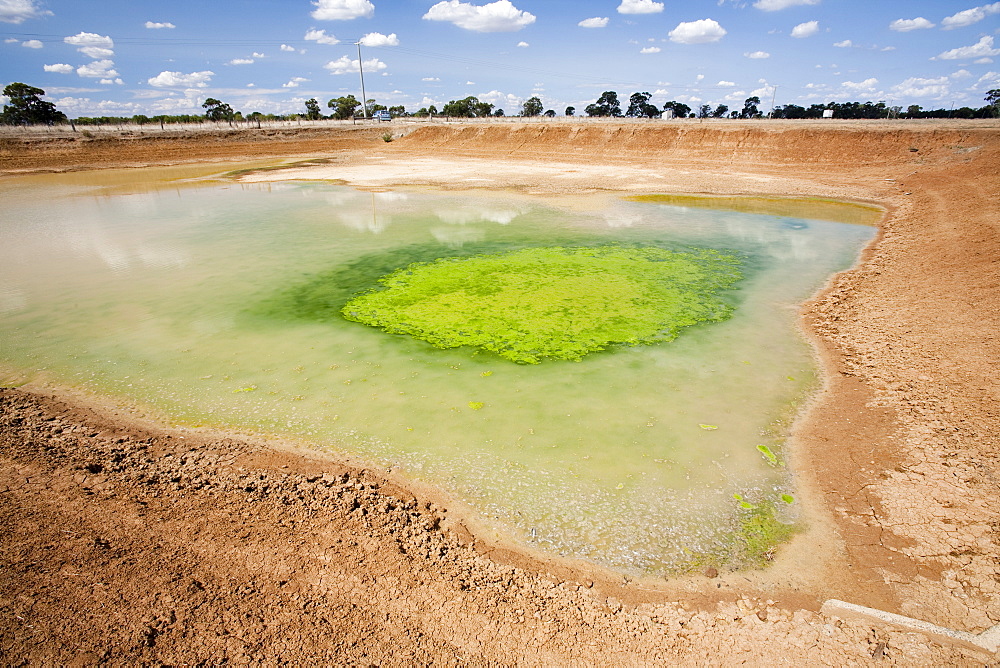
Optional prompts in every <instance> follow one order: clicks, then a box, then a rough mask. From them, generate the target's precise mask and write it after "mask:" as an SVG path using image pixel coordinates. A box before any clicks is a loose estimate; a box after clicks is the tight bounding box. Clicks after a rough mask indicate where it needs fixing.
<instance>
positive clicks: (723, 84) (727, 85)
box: [715, 81, 736, 88]
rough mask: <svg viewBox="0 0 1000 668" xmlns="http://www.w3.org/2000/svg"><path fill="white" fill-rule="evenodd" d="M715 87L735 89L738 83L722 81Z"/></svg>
mask: <svg viewBox="0 0 1000 668" xmlns="http://www.w3.org/2000/svg"><path fill="white" fill-rule="evenodd" d="M715 85H716V86H724V87H726V88H731V87H733V86H735V85H736V82H735V81H720V82H719V83H717V84H715Z"/></svg>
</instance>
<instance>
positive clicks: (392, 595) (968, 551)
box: [0, 123, 1000, 665]
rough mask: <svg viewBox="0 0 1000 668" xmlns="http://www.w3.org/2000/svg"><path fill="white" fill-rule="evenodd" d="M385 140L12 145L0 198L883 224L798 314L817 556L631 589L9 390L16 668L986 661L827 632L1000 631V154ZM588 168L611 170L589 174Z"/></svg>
mask: <svg viewBox="0 0 1000 668" xmlns="http://www.w3.org/2000/svg"><path fill="white" fill-rule="evenodd" d="M395 132H396V134H397V137H398V138H397V139H396V140H395V141H393V142H392V143H385V142H384V141H382V139H381V134H382V132H381V130H375V129H372V128H362V129H359V130H353V131H352V130H337V131H333V132H327V133H321V132H313V131H311V130H310V131H308V133H305V134H303V135H294V134H292V133H289V134H287V135H281V136H271V137H270V138H265V137H263V136H262V135H259V134H257V133H254V132H244V133H232V134H228V133H219V134H212V133H204V134H202V135H195V134H192V135H190V136H172V137H169V138H168V137H159V136H156V137H152V138H149V139H143V140H142V141H136V140H135V137H120V138H110V137H105V138H103V139H100V140H89V139H82V138H78V139H73V140H72V141H70V140H58V141H54V140H51V139H44V138H42V139H37V138H23V137H14V138H10V137H6V138H3V139H2V140H0V173H2V172H4V171H6V172H8V173H11V172H22V171H29V170H36V169H42V170H47V169H60V170H61V169H81V168H95V167H103V166H138V165H143V164H170V163H177V162H184V161H195V160H216V161H222V160H234V161H235V160H245V159H248V158H258V157H264V156H274V157H289V156H308V157H321V158H327V159H329V160H330V161H331V162H330V164H329V165H326V166H323V169H324V170H329V169H333V170H334V171H335V172H336V171H337V170H340V171H341V177H342V178H345V179H346V180H348V181H351V178H349V177H350V175H351V174H355V175H357V182H358V183H360V184H362V185H392V183H393V177H392V170H391V169H388V170H387V171H386V170H385V169H383V170H380V174H381V176H379V177H378V179H374V177H372V176H370V172H365V173H364V174H368V176H364V174H363V173H362V172H359V171H356V170H358V169H360V168H361V167H364V166H366V165H368V166H381V167H385V166H387V165H388V166H391V165H401V164H405V163H406V162H407V161H415V160H432V161H438V164H447V165H448V169H447V170H444V169H443V170H442V171H441V175H440V178H437V179H436V178H435V175H434V174H433V173H430V174H425V175H424V176H423V177H422V179H423V181H422V182H425V183H427V184H428V185H434V186H438V187H456V184H455V175H456V174H460V173H461V172H462V171H463V169H464V170H465V171H467V172H468V173H470V174H472V173H474V174H475V175H476V176H477V177H482V176H484V175H485V176H487V177H489V181H490V182H489V184H488V187H497V188H520V189H524V190H526V191H532V192H551V193H573V192H584V191H597V190H613V191H623V192H634V191H636V190H642V191H649V189H650V188H652V187H653V186H656V187H657V188H658V190H659V191H662V192H690V193H718V194H766V195H788V194H797V195H812V196H823V197H841V198H849V199H855V200H860V201H869V202H876V203H881V204H883V205H884V206H886V207H887V209H888V215H887V216H886V218H885V220H884V221H883V224H882V233H881V235H880V238H879V239H878V240H877V242H876V243H875V244H873V246H872V247H871V248H870V249H869V250H868V251H867V252H866V254H865V257H864V259H863V262H862V264H861V265H860V266H859V267H858V268H856V269H855V270H852V271H850V272H846V273H845V274H842V275H840V276H839V277H837V279H836V280H835V281H834V282H833V284H832V285H831V286H830V287H829V289H827V290H826V291H825V292H824V293H822V294H821V295H818V296H817V298H816V299H815V300H813V301H812V302H811V303H809V304H808V305H807V306H806V307H805V309H804V313H803V318H804V320H803V322H804V324H805V326H806V329H807V331H808V332H810V333H811V335H812V336H813V337H814V340H815V341H816V343H817V347H818V350H819V352H820V355H821V357H822V358H823V360H824V362H825V363H826V365H827V367H828V371H829V373H828V382H827V385H826V387H825V389H824V391H823V392H822V393H821V394H820V395H819V396H818V397H817V398H816V401H815V402H814V405H813V406H812V408H811V410H810V411H809V412H808V414H807V415H806V416H804V417H803V419H801V420H800V422H799V423H798V425H797V427H796V430H795V435H794V443H795V448H796V455H795V456H796V462H795V464H796V466H797V468H798V470H799V471H801V474H800V477H801V485H802V486H803V488H805V489H808V490H811V492H812V494H811V496H810V498H811V499H812V501H811V502H810V503H811V506H812V507H811V508H810V513H811V514H812V516H813V517H814V518H815V521H816V524H817V525H819V526H822V527H826V529H828V531H827V532H826V533H823V532H819V533H814V534H813V535H811V536H810V535H807V536H805V537H803V538H802V539H801V540H800V545H798V546H796V545H792V546H789V548H788V549H787V550H786V551H785V552H787V554H786V555H779V559H778V561H779V562H782V560H784V563H779V564H778V567H779V570H780V569H784V572H785V573H786V574H788V575H787V577H785V578H784V579H782V578H780V577H772V578H771V579H768V578H767V577H763V578H762V577H757V576H752V575H748V576H744V575H741V574H722V577H719V578H715V579H712V578H709V577H702V576H697V577H694V578H688V579H685V580H682V581H678V582H675V583H664V584H662V586H653V585H652V584H651V583H629V582H627V581H625V580H623V579H621V578H616V577H615V576H613V575H610V574H606V573H599V572H596V571H590V570H587V569H574V568H573V567H572V565H568V564H557V563H554V562H551V561H545V560H539V559H536V558H534V557H532V556H531V555H527V554H520V553H516V552H510V551H506V550H503V549H500V546H496V545H492V544H490V543H489V542H488V541H487V540H485V538H483V537H474V536H472V535H470V534H469V532H468V530H467V529H466V528H465V525H464V524H463V523H462V522H461V521H459V520H456V519H450V518H449V515H453V514H454V513H448V512H446V511H445V510H444V508H443V507H442V504H441V503H440V501H439V500H437V499H436V498H435V497H434V496H433V494H425V493H422V492H417V493H416V495H415V494H414V492H413V491H412V490H409V489H408V488H407V487H406V486H405V483H404V482H402V481H398V480H390V479H388V478H387V477H386V476H385V475H384V472H380V471H374V470H368V471H366V472H363V471H360V470H359V469H358V468H357V467H356V466H352V465H351V463H350V462H337V461H332V460H331V459H330V458H328V457H326V456H323V455H322V454H320V453H304V452H295V451H289V450H288V449H283V448H279V447H278V445H279V444H273V443H271V444H269V443H259V442H255V441H251V440H248V439H240V438H231V437H225V436H223V435H213V434H201V433H194V432H190V431H177V430H173V431H171V430H166V429H162V428H160V427H157V426H156V425H144V424H139V423H137V422H136V421H135V420H133V419H131V418H130V417H129V416H128V414H127V413H122V412H116V411H113V410H110V409H107V408H102V409H100V410H92V409H90V408H87V407H86V404H85V402H82V401H80V400H78V399H73V398H72V397H69V396H68V395H66V394H65V393H61V394H60V396H59V397H58V398H57V397H52V396H49V395H47V394H46V393H45V392H43V391H41V390H39V389H37V388H36V389H35V390H33V391H31V390H6V391H4V392H3V393H2V394H0V460H2V463H0V518H2V519H0V521H2V525H3V526H4V527H5V528H6V529H5V531H4V532H3V534H2V537H0V619H2V622H0V658H2V659H3V660H4V661H5V662H7V663H12V664H17V663H21V662H26V663H60V664H62V663H71V662H74V661H76V662H78V663H82V664H86V663H95V662H99V661H110V662H117V663H124V662H139V661H142V662H161V663H180V662H183V663H188V662H192V663H193V662H211V663H217V662H223V661H240V662H243V661H264V662H267V663H277V662H279V661H282V660H285V661H295V662H303V661H307V660H311V661H325V662H329V663H333V662H336V663H362V662H364V663H366V664H382V665H403V664H413V663H420V664H423V663H431V662H436V663H444V664H448V665H455V664H460V663H461V664H487V663H491V664H495V663H502V664H514V663H534V664H549V665H562V664H566V663H573V662H577V663H587V664H595V663H601V664H620V665H640V664H641V665H648V664H649V663H650V662H652V661H657V662H661V663H687V664H704V663H711V664H730V663H736V662H740V661H748V662H752V663H763V662H765V661H766V662H768V663H775V664H779V665H792V664H797V665H798V664H803V663H810V664H815V663H821V664H837V665H843V664H850V663H865V662H867V661H871V660H873V659H885V658H888V659H890V660H892V662H893V663H899V664H908V665H942V664H959V665H981V663H982V662H983V661H984V660H989V658H988V657H986V656H985V655H983V654H982V653H971V652H969V651H967V650H961V649H956V648H947V647H941V646H938V645H935V644H933V643H929V642H928V641H927V640H926V639H925V638H923V637H922V636H919V635H914V634H904V633H900V632H896V631H891V630H888V629H884V628H881V627H879V626H877V625H868V624H863V623H859V622H853V623H852V622H846V621H844V622H841V621H840V620H836V619H832V618H825V617H823V616H821V615H819V614H818V613H816V612H815V610H817V609H818V606H819V604H820V603H821V602H822V600H823V599H825V598H831V597H835V598H840V599H846V600H850V601H852V602H855V603H860V604H864V605H870V606H873V607H878V608H881V609H885V610H890V611H892V612H898V613H901V614H905V615H910V616H913V617H917V618H920V619H924V620H927V621H930V622H933V623H937V624H940V625H944V626H949V627H952V628H956V629H961V630H966V631H971V632H979V631H982V630H983V629H986V628H989V627H992V626H994V625H996V624H997V623H998V622H1000V612H998V611H1000V575H998V574H1000V560H998V557H1000V532H998V529H1000V502H998V496H1000V494H998V492H1000V478H998V472H997V461H998V460H997V455H998V450H1000V448H998V437H997V436H996V434H997V433H1000V424H998V423H1000V392H998V389H1000V382H998V380H997V374H996V371H997V360H998V359H1000V343H998V341H997V338H996V332H997V331H998V325H1000V322H998V321H1000V285H998V282H1000V278H998V276H1000V273H998V271H997V269H998V267H997V264H998V262H1000V238H998V230H997V224H998V223H997V215H996V213H997V206H996V202H997V197H998V195H1000V170H998V169H997V165H1000V128H998V127H997V126H996V125H995V124H990V123H951V124H943V123H928V124H906V125H903V124H900V123H846V124H819V123H801V124H796V123H773V124H766V125H765V124H762V123H752V124H740V123H706V124H704V125H700V124H697V125H696V124H694V123H663V124H639V123H621V124H614V123H612V124H607V123H605V124H601V123H578V124H572V123H557V124H551V125H549V124H510V123H507V124H496V125H493V124H482V123H479V124H467V125H461V124H450V125H424V126H402V127H400V126H397V127H396V130H395ZM403 135H405V136H403ZM546 165H548V166H549V170H548V171H546V170H545V169H541V168H540V167H542V166H546ZM594 165H601V166H602V167H603V169H602V170H596V171H595V170H588V169H586V168H587V167H589V166H594ZM484 168H485V172H484ZM352 170H355V171H353V172H352ZM365 179H368V181H366V180H365ZM373 179H374V180H373ZM400 182H405V183H413V182H415V181H414V180H413V179H412V178H410V177H407V178H406V179H405V180H404V179H402V178H401V177H400ZM465 187H468V185H466V186H465ZM430 499H433V500H436V501H438V503H437V505H433V504H431V505H428V500H430ZM808 540H814V541H818V542H815V543H813V544H808V543H805V544H802V542H803V541H808ZM810 551H812V552H814V553H817V554H818V553H820V552H822V553H823V556H822V558H820V559H818V560H819V561H822V562H823V564H824V567H823V568H822V569H812V568H811V567H809V564H808V563H807V562H806V561H803V557H802V555H808V554H810ZM788 555H799V556H798V559H799V561H798V562H795V561H791V563H789V560H790V558H791V557H789V556H788ZM796 564H798V566H799V568H800V570H802V571H803V572H807V573H808V577H804V576H803V577H797V576H796V574H795V572H794V571H795V570H796ZM710 575H711V574H710ZM741 583H742V584H741Z"/></svg>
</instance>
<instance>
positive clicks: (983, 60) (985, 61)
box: [972, 58, 993, 65]
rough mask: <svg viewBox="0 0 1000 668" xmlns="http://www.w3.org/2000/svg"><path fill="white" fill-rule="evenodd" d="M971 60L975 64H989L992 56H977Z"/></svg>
mask: <svg viewBox="0 0 1000 668" xmlns="http://www.w3.org/2000/svg"><path fill="white" fill-rule="evenodd" d="M972 62H974V63H975V64H976V65H989V64H990V63H992V62H993V59H992V58H977V59H976V60H973V61H972Z"/></svg>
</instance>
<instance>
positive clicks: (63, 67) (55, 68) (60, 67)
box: [42, 63, 76, 74]
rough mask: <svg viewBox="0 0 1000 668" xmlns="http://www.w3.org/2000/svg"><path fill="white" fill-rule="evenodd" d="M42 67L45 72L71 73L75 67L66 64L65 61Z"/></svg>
mask: <svg viewBox="0 0 1000 668" xmlns="http://www.w3.org/2000/svg"><path fill="white" fill-rule="evenodd" d="M42 68H43V69H44V70H45V71H46V72H55V73H56V74H72V73H73V71H74V70H75V69H76V68H75V67H73V66H72V65H67V64H66V63H56V64H55V65H43V66H42Z"/></svg>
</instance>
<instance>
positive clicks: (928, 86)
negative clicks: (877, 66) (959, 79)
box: [892, 77, 951, 99]
mask: <svg viewBox="0 0 1000 668" xmlns="http://www.w3.org/2000/svg"><path fill="white" fill-rule="evenodd" d="M892 92H893V93H894V94H895V95H896V96H898V97H900V98H915V97H930V98H937V99H940V98H943V97H946V96H947V95H948V94H949V93H950V92H951V91H950V87H949V82H948V77H937V78H935V79H925V78H921V77H910V78H909V79H906V80H905V81H902V82H900V83H898V84H896V85H895V86H893V87H892Z"/></svg>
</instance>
